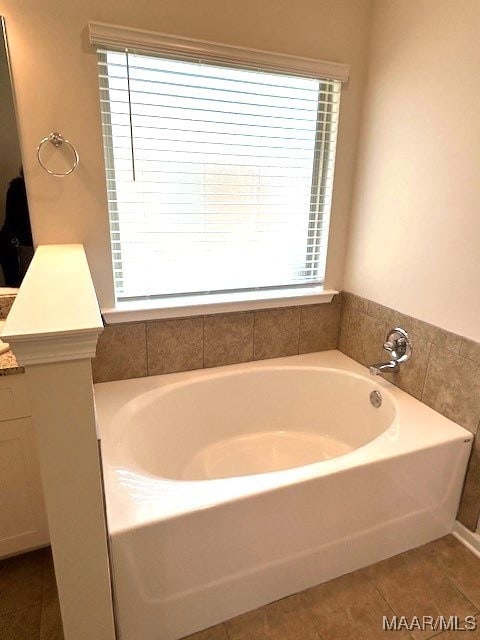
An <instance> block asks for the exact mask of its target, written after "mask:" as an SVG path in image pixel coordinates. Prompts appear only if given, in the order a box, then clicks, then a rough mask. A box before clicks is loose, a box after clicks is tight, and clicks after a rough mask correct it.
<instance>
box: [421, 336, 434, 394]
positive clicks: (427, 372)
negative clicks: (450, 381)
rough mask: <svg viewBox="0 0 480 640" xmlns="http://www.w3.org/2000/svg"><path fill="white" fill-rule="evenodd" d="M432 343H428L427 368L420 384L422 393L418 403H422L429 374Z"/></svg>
mask: <svg viewBox="0 0 480 640" xmlns="http://www.w3.org/2000/svg"><path fill="white" fill-rule="evenodd" d="M432 344H433V343H432V342H429V343H428V356H427V367H426V369H425V377H424V378H423V384H422V391H421V393H420V402H423V396H424V393H425V387H426V386H427V378H428V374H429V372H430V362H431V357H432ZM424 404H426V403H425V402H424Z"/></svg>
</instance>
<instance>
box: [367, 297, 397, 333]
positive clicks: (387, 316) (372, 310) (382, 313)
mask: <svg viewBox="0 0 480 640" xmlns="http://www.w3.org/2000/svg"><path fill="white" fill-rule="evenodd" d="M367 313H368V315H369V316H372V318H377V320H382V321H383V322H386V323H387V324H389V325H391V326H392V328H393V327H394V326H396V322H397V319H396V317H395V316H396V315H398V314H397V312H396V311H394V310H393V309H390V307H385V306H383V304H378V302H373V301H372V300H368V307H367Z"/></svg>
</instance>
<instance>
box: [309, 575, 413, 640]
mask: <svg viewBox="0 0 480 640" xmlns="http://www.w3.org/2000/svg"><path fill="white" fill-rule="evenodd" d="M302 598H303V599H304V601H305V603H306V605H307V607H308V609H309V611H310V612H311V615H312V616H313V618H314V620H315V623H316V626H317V629H318V631H319V634H320V637H321V639H322V640H350V639H351V640H377V639H378V638H382V639H383V638H387V637H392V632H391V631H386V630H384V629H383V616H387V617H388V619H389V620H390V619H391V617H392V616H393V611H392V609H391V608H390V607H389V605H388V604H387V603H386V602H385V600H384V599H383V598H382V596H381V595H380V593H379V592H378V590H377V589H376V587H375V584H374V583H373V582H372V581H371V580H370V579H369V578H368V576H367V574H366V573H365V572H364V571H355V572H354V573H350V574H347V575H345V576H341V577H340V578H336V579H335V580H330V581H329V582H326V583H324V584H321V585H319V586H318V587H314V588H313V589H308V590H307V591H304V592H303V594H302ZM395 638H399V639H405V638H410V635H409V634H408V633H407V632H405V631H398V632H395Z"/></svg>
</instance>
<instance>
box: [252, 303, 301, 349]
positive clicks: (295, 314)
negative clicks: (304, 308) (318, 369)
mask: <svg viewBox="0 0 480 640" xmlns="http://www.w3.org/2000/svg"><path fill="white" fill-rule="evenodd" d="M299 333H300V308H299V307H290V308H286V309H265V310H263V311H255V329H254V345H253V355H254V359H255V360H264V359H267V358H279V357H281V356H293V355H295V354H297V353H298V342H299Z"/></svg>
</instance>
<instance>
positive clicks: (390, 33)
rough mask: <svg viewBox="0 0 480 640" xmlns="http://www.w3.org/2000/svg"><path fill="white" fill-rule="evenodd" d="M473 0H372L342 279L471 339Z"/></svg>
mask: <svg viewBox="0 0 480 640" xmlns="http://www.w3.org/2000/svg"><path fill="white" fill-rule="evenodd" d="M479 34H480V2H479V1H478V0H377V1H376V2H375V4H374V12H373V22H372V32H371V51H370V62H369V70H368V77H369V79H368V84H367V88H366V96H365V105H364V118H363V122H362V134H361V135H362V138H361V143H360V154H359V158H358V171H357V175H356V187H355V196H354V206H353V210H352V226H351V233H350V241H349V248H348V261H347V268H346V277H345V288H346V289H348V290H350V291H352V292H354V293H357V294H359V295H362V296H365V297H367V298H370V299H372V300H375V301H376V302H380V303H382V304H384V305H387V306H390V307H395V308H397V309H399V310H400V311H402V312H404V313H407V314H410V315H412V316H415V317H417V318H421V319H423V320H426V321H428V322H431V323H433V324H436V325H439V326H441V327H443V328H445V329H449V330H451V331H454V332H455V333H459V334H461V335H464V336H467V337H469V338H472V339H474V340H477V341H478V340H480V176H479V169H480V83H479V81H478V77H479V70H480V37H479Z"/></svg>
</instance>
